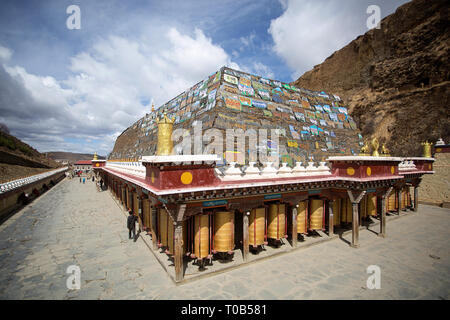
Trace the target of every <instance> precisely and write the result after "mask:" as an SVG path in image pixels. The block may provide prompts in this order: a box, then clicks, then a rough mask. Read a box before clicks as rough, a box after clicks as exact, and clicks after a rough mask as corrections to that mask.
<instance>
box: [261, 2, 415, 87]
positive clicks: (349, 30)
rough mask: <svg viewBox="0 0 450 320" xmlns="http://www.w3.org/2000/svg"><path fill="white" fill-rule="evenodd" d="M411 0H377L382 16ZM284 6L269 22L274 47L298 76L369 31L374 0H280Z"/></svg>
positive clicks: (295, 77) (294, 78) (294, 75)
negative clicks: (367, 22) (370, 6)
mask: <svg viewBox="0 0 450 320" xmlns="http://www.w3.org/2000/svg"><path fill="white" fill-rule="evenodd" d="M407 1H408V0H378V1H377V3H376V4H377V5H378V6H379V7H380V8H381V14H382V18H383V17H385V16H387V15H389V14H390V13H392V12H393V11H394V10H395V9H396V8H397V7H398V6H399V5H401V4H403V3H405V2H407ZM280 3H281V5H282V8H283V9H284V10H285V11H284V12H283V14H282V15H281V16H279V17H278V18H276V19H274V20H272V21H271V23H270V27H269V29H268V32H269V34H270V35H271V36H272V39H273V41H274V46H273V50H274V51H275V52H276V53H277V54H278V55H279V56H280V57H281V58H283V59H284V60H285V61H286V63H287V65H288V66H289V67H290V68H291V69H292V70H293V74H292V79H293V80H296V79H297V78H298V77H299V76H300V75H302V74H303V73H304V72H306V71H308V70H310V69H312V68H313V67H314V66H315V65H317V64H319V63H322V62H323V61H324V60H325V59H326V58H327V57H329V56H330V55H331V54H332V53H333V52H334V51H336V50H339V49H341V48H342V47H344V46H345V45H347V44H348V43H349V42H351V41H352V40H353V39H355V38H356V37H357V36H358V35H360V34H363V33H365V32H367V31H368V29H367V26H366V20H367V18H368V17H369V15H368V14H367V12H366V10H367V7H368V6H369V5H371V4H374V3H373V1H372V0H346V1H335V0H322V1H317V0H280Z"/></svg>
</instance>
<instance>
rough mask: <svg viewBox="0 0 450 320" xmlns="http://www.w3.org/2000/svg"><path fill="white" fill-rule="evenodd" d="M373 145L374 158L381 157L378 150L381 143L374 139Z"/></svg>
mask: <svg viewBox="0 0 450 320" xmlns="http://www.w3.org/2000/svg"><path fill="white" fill-rule="evenodd" d="M371 144H372V148H373V152H372V157H379V156H380V154H379V153H378V148H379V147H380V143H379V142H378V139H377V138H373V139H372V142H371Z"/></svg>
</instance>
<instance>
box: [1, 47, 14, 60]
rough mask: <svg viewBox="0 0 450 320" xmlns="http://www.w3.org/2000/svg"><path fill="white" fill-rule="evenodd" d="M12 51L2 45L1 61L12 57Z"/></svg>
mask: <svg viewBox="0 0 450 320" xmlns="http://www.w3.org/2000/svg"><path fill="white" fill-rule="evenodd" d="M11 56H12V51H11V50H10V49H8V48H6V47H2V46H0V62H6V61H8V60H9V59H11Z"/></svg>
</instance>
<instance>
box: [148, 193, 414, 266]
mask: <svg viewBox="0 0 450 320" xmlns="http://www.w3.org/2000/svg"><path fill="white" fill-rule="evenodd" d="M402 192H404V196H402V198H403V199H405V201H402V205H403V206H406V205H407V204H408V202H410V201H411V199H410V197H409V192H408V190H406V189H405V190H402ZM391 196H392V197H389V199H388V201H387V207H388V208H391V206H392V205H393V202H392V199H394V200H395V193H392V194H391ZM330 205H332V209H333V223H334V225H339V224H340V223H351V222H352V220H353V210H352V203H351V201H350V199H349V198H341V199H335V200H334V201H333V202H330ZM377 211H378V210H377V196H376V194H375V193H369V194H366V195H365V196H364V197H363V199H362V200H361V202H360V205H359V212H360V219H361V218H364V217H368V216H376V215H377ZM287 217H288V213H287V205H286V204H283V203H271V204H269V205H267V206H265V207H261V208H255V209H252V210H251V211H250V215H249V225H248V236H249V245H250V246H252V247H257V246H261V245H265V244H267V241H268V239H273V240H275V241H279V240H281V239H283V238H285V237H287ZM325 217H326V214H325V201H324V200H321V199H314V198H312V199H309V200H306V201H301V202H299V203H298V207H297V233H298V234H306V233H308V231H311V230H323V229H325ZM149 222H150V221H149ZM145 224H147V223H145ZM157 228H158V235H159V236H158V239H159V245H160V247H165V248H166V253H168V254H173V253H174V223H173V221H172V219H171V217H170V216H169V215H168V214H167V211H166V210H165V209H159V213H158V222H157ZM182 232H183V245H182V252H183V253H184V254H190V255H191V257H194V258H197V259H204V258H210V257H211V256H212V254H215V253H228V254H231V253H232V252H233V250H234V247H235V234H234V233H235V214H234V212H233V211H216V212H213V213H204V214H198V215H195V216H193V217H191V218H190V219H188V220H186V221H184V222H183V223H182Z"/></svg>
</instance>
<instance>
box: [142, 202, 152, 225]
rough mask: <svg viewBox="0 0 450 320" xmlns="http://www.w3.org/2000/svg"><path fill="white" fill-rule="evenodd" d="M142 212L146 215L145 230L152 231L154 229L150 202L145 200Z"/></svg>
mask: <svg viewBox="0 0 450 320" xmlns="http://www.w3.org/2000/svg"><path fill="white" fill-rule="evenodd" d="M142 210H143V214H144V225H145V228H147V229H149V230H151V229H152V219H151V218H150V210H151V208H150V201H149V200H143V201H142Z"/></svg>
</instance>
